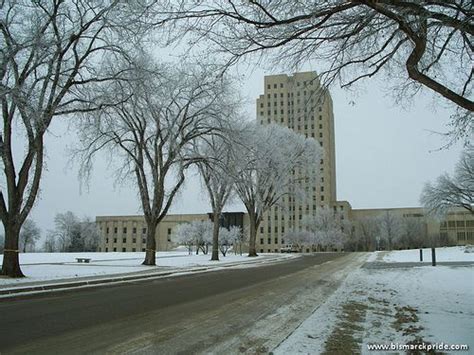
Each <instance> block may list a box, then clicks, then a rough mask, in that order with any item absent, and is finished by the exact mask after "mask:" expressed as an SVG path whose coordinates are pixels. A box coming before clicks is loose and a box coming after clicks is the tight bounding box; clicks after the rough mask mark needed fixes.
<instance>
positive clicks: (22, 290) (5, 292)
mask: <svg viewBox="0 0 474 355" xmlns="http://www.w3.org/2000/svg"><path fill="white" fill-rule="evenodd" d="M291 259H294V258H281V257H276V258H275V257H273V258H268V259H262V260H258V261H257V260H255V261H254V260H249V261H244V262H233V263H228V264H223V265H207V266H202V267H195V268H190V269H174V270H172V271H161V272H149V273H146V274H142V275H129V276H127V275H125V276H119V277H108V278H97V279H91V280H84V281H71V282H58V283H45V284H40V285H34V286H18V287H11V288H10V287H5V288H3V289H0V298H9V297H16V296H21V295H31V294H36V293H43V292H50V291H65V290H68V289H74V288H79V287H94V286H97V287H98V286H102V285H107V284H113V283H121V282H129V281H142V280H146V279H159V278H163V277H168V276H181V275H184V274H189V273H199V272H205V271H211V270H216V271H218V270H222V269H224V268H230V267H235V266H241V265H246V264H255V266H258V265H259V264H270V263H276V262H282V261H286V260H291Z"/></svg>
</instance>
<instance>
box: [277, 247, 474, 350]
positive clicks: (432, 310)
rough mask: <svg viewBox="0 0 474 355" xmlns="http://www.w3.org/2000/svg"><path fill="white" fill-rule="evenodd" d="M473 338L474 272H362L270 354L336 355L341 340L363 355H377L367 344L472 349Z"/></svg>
mask: <svg viewBox="0 0 474 355" xmlns="http://www.w3.org/2000/svg"><path fill="white" fill-rule="evenodd" d="M449 253H452V252H449ZM449 253H448V254H449ZM374 254H375V253H374ZM368 260H372V261H375V258H374V257H369V259H368ZM392 260H393V259H392ZM354 310H356V311H357V312H358V313H357V312H354ZM472 334H474V267H472V266H463V267H451V266H437V267H432V266H422V267H412V268H386V269H368V268H361V269H358V270H355V271H354V272H353V273H352V274H350V275H349V276H348V277H347V278H346V280H345V281H344V283H343V284H342V285H341V286H340V288H339V289H338V290H337V291H336V292H335V293H334V294H333V295H332V296H331V297H330V298H329V299H328V300H327V301H326V302H325V303H324V304H323V305H321V306H320V307H319V308H318V309H316V310H315V311H314V313H313V314H312V315H310V316H309V318H308V319H306V320H305V321H304V322H303V323H302V324H301V325H300V327H299V328H298V329H296V331H295V332H294V333H293V334H292V335H290V336H289V337H288V338H287V339H286V340H285V341H283V342H282V343H281V344H280V345H279V346H278V347H277V348H276V349H275V350H274V351H273V352H274V354H288V353H292V354H294V353H305V354H317V353H322V352H324V351H325V350H328V348H330V347H332V349H331V350H332V351H333V352H334V347H335V346H336V347H337V346H341V343H343V341H341V337H344V336H346V337H347V336H349V337H350V338H351V341H353V344H354V346H356V347H357V349H356V350H358V351H357V352H360V351H361V352H362V353H366V354H374V353H375V352H373V351H372V352H369V351H368V350H367V344H390V343H391V342H393V343H399V344H407V343H409V342H410V341H420V340H421V341H424V342H430V343H432V344H435V343H441V342H444V343H445V344H446V343H447V344H468V345H469V347H470V349H473V348H474V341H473V339H472ZM338 339H339V343H338ZM335 340H336V341H335ZM344 340H345V339H344ZM334 343H335V344H334ZM346 343H347V342H346ZM344 350H345V351H346V352H347V351H349V352H352V351H354V348H349V349H348V348H345V349H344ZM336 352H337V351H336Z"/></svg>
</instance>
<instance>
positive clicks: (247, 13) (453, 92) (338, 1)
mask: <svg viewBox="0 0 474 355" xmlns="http://www.w3.org/2000/svg"><path fill="white" fill-rule="evenodd" d="M167 3H168V6H167V10H168V11H161V17H162V20H163V21H164V22H168V23H171V24H172V31H169V33H170V34H171V36H172V37H173V39H178V40H181V39H182V38H186V40H187V43H189V42H191V43H194V44H196V45H197V46H198V47H199V46H202V41H203V39H205V38H208V39H209V40H210V41H209V44H208V45H206V47H205V50H206V54H208V53H209V51H215V52H217V53H219V55H220V56H223V57H227V58H228V65H231V64H233V63H235V62H237V61H239V60H241V59H245V58H248V57H249V56H257V58H258V59H260V60H261V59H262V58H263V59H269V60H270V63H271V64H273V65H277V66H284V67H288V66H292V67H293V68H298V67H300V66H301V64H302V63H304V62H311V63H316V64H317V66H318V67H319V68H321V70H320V76H321V77H322V79H323V81H324V82H325V83H326V84H330V83H333V82H334V83H337V84H338V85H340V86H341V87H349V86H351V85H353V84H355V83H357V82H358V81H360V80H362V79H368V78H372V77H376V76H380V74H382V73H383V74H385V75H386V76H387V77H388V78H389V80H388V82H389V83H390V82H391V83H393V85H394V86H395V87H396V89H397V93H399V95H400V96H402V97H408V98H410V97H411V96H413V95H414V94H415V93H416V92H418V91H419V90H420V89H421V88H426V89H428V90H430V91H432V92H434V93H436V94H437V95H439V96H440V97H443V98H444V99H446V100H447V102H448V103H452V104H454V105H453V106H454V108H453V109H454V110H455V111H456V114H455V115H454V116H453V118H452V123H453V126H454V129H453V132H452V133H453V134H454V136H455V137H454V138H457V137H461V136H462V137H465V138H467V139H469V138H470V135H471V134H472V129H473V128H474V127H473V120H472V112H473V111H474V103H473V100H472V79H473V74H472V65H471V62H472V48H473V43H472V36H473V35H474V26H473V23H472V17H473V9H472V1H469V0H456V1H454V0H449V1H425V0H407V1H398V0H397V1H394V0H377V1H374V0H359V1H346V0H332V1H312V0H302V1H298V2H297V3H295V1H293V0H280V1H270V0H259V1H227V0H217V1H215V0H212V1H211V0H208V1H193V0H181V1H170V2H167ZM175 20H177V21H178V22H179V23H180V24H181V26H182V27H181V28H182V29H183V31H184V32H185V33H187V34H190V36H187V37H185V36H183V33H182V32H179V31H177V28H176V26H175V24H176V22H175Z"/></svg>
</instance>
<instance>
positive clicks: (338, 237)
mask: <svg viewBox="0 0 474 355" xmlns="http://www.w3.org/2000/svg"><path fill="white" fill-rule="evenodd" d="M343 218H344V215H343V214H342V213H340V212H339V211H337V210H334V209H332V208H330V207H328V206H324V207H320V208H318V209H317V210H316V212H315V213H314V215H306V216H304V217H303V219H302V221H301V224H302V225H303V228H304V229H306V230H307V231H309V232H310V233H311V234H312V244H314V245H320V246H321V247H322V248H324V249H326V248H338V249H342V248H343V246H344V243H345V242H346V239H347V236H348V233H349V231H350V223H349V222H348V221H346V220H345V219H343Z"/></svg>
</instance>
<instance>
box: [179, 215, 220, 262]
mask: <svg viewBox="0 0 474 355" xmlns="http://www.w3.org/2000/svg"><path fill="white" fill-rule="evenodd" d="M212 227H213V224H212V222H210V221H192V222H189V223H183V224H180V225H179V226H177V227H176V228H175V231H174V233H173V240H174V241H175V242H176V243H178V244H180V245H185V246H186V247H187V248H188V250H189V251H190V252H191V251H192V247H193V246H194V247H195V248H196V255H197V254H199V250H201V251H202V252H203V253H204V254H208V252H209V246H210V245H212Z"/></svg>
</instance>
